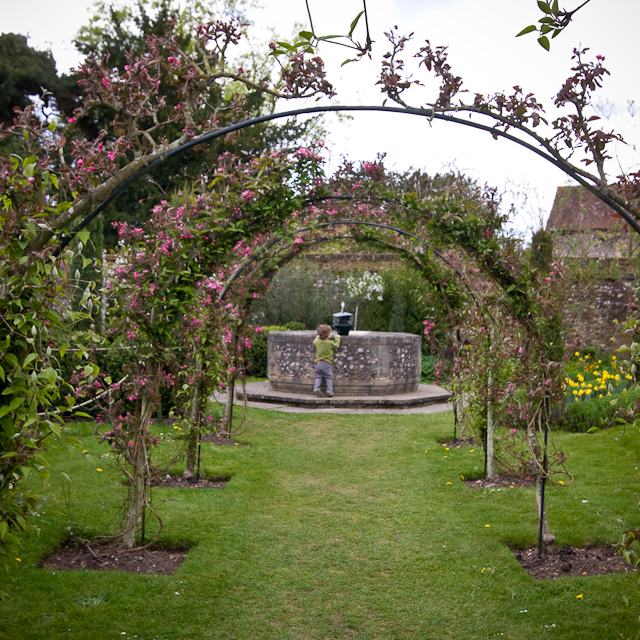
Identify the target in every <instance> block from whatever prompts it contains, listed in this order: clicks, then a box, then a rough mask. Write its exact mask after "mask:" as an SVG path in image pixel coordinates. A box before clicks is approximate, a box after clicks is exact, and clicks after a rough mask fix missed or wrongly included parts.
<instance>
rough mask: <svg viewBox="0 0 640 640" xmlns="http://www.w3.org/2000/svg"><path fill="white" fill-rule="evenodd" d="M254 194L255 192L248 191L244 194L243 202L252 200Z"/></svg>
mask: <svg viewBox="0 0 640 640" xmlns="http://www.w3.org/2000/svg"><path fill="white" fill-rule="evenodd" d="M253 196H254V193H253V191H250V190H249V189H246V190H245V191H243V192H242V199H243V200H251V198H253Z"/></svg>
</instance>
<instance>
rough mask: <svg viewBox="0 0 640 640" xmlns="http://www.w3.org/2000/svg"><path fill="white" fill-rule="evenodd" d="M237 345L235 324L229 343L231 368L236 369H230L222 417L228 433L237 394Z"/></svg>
mask: <svg viewBox="0 0 640 640" xmlns="http://www.w3.org/2000/svg"><path fill="white" fill-rule="evenodd" d="M237 346H238V327H237V326H233V327H232V329H231V343H230V344H229V350H228V353H229V361H230V364H231V366H230V367H229V368H230V369H234V371H229V375H228V376H227V400H226V402H225V406H224V418H223V419H222V424H223V426H224V430H225V431H226V432H227V433H231V428H232V417H233V413H232V412H233V400H234V396H235V389H234V385H235V383H236V373H235V366H236V364H237V358H236V353H237Z"/></svg>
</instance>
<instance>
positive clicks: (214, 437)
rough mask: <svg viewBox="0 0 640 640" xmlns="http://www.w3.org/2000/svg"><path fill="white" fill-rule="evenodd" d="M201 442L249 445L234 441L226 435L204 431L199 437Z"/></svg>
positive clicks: (218, 444)
mask: <svg viewBox="0 0 640 640" xmlns="http://www.w3.org/2000/svg"><path fill="white" fill-rule="evenodd" d="M200 439H201V440H202V442H213V444H215V445H217V446H218V447H227V446H232V447H250V446H251V445H250V444H244V443H243V442H236V441H235V440H232V439H231V438H229V437H227V436H223V435H221V434H219V433H205V434H204V435H203V436H202V437H201V438H200Z"/></svg>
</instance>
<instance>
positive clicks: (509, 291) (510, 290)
mask: <svg viewBox="0 0 640 640" xmlns="http://www.w3.org/2000/svg"><path fill="white" fill-rule="evenodd" d="M515 288H516V285H515V284H512V285H511V286H510V287H509V288H508V289H507V293H511V292H512V291H513V290H514V289H515Z"/></svg>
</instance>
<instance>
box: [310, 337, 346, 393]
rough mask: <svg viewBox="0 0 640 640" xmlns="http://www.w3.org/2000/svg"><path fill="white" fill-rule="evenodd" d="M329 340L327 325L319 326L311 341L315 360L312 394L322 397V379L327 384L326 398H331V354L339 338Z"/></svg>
mask: <svg viewBox="0 0 640 640" xmlns="http://www.w3.org/2000/svg"><path fill="white" fill-rule="evenodd" d="M330 338H331V327H330V326H329V325H328V324H321V325H320V326H319V327H318V335H317V336H316V337H315V339H314V341H313V346H314V347H315V348H316V359H315V372H316V375H315V379H314V381H313V393H315V395H317V396H322V395H323V393H322V391H320V385H321V384H322V380H323V379H324V380H325V381H326V383H327V397H329V398H330V397H331V396H333V352H334V351H335V350H336V349H337V348H338V347H339V346H340V336H339V335H336V336H334V338H333V340H331V339H330Z"/></svg>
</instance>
